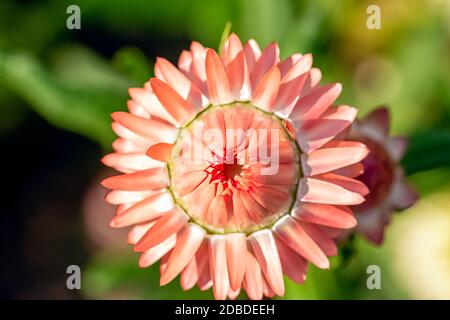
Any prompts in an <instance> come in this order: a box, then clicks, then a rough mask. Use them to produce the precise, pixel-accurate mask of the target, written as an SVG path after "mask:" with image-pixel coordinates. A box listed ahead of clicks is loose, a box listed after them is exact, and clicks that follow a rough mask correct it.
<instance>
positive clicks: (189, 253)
mask: <svg viewBox="0 0 450 320" xmlns="http://www.w3.org/2000/svg"><path fill="white" fill-rule="evenodd" d="M205 234H206V232H205V230H203V228H201V227H199V226H197V225H195V224H192V223H188V224H187V225H186V227H185V228H184V230H183V231H182V233H181V234H180V236H179V237H178V238H177V244H176V245H175V248H174V249H173V250H172V253H171V254H170V257H169V260H168V261H167V267H166V269H165V270H164V273H163V274H162V275H161V279H160V285H161V286H163V285H166V284H167V283H169V282H170V281H172V280H173V279H174V278H175V277H176V276H177V275H178V274H179V273H180V272H181V271H182V270H183V269H184V267H185V266H186V265H187V264H188V263H189V261H190V260H191V259H192V258H193V257H194V255H195V253H196V252H197V250H198V248H199V247H200V245H201V244H202V241H203V239H204V238H205Z"/></svg>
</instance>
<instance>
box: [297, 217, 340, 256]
mask: <svg viewBox="0 0 450 320" xmlns="http://www.w3.org/2000/svg"><path fill="white" fill-rule="evenodd" d="M298 224H300V225H301V226H302V228H303V229H304V230H305V231H306V233H307V234H308V235H309V236H310V237H311V239H312V240H313V241H314V242H315V243H316V244H317V245H318V246H319V248H320V249H321V250H322V252H323V253H325V254H326V255H327V256H335V255H337V252H338V249H337V246H336V243H335V242H334V241H333V240H332V239H331V238H330V237H329V236H328V235H327V234H326V233H325V232H324V231H322V230H321V229H320V228H319V227H317V226H316V225H314V224H311V223H307V222H302V221H298Z"/></svg>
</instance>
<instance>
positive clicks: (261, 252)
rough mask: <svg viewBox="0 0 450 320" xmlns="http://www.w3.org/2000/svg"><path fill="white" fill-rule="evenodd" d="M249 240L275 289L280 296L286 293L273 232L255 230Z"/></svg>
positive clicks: (265, 274)
mask: <svg viewBox="0 0 450 320" xmlns="http://www.w3.org/2000/svg"><path fill="white" fill-rule="evenodd" d="M249 240H250V243H251V245H252V248H253V251H254V253H255V256H256V259H257V260H258V262H259V265H260V266H261V269H262V271H263V273H264V276H265V278H266V279H267V281H268V283H269V284H270V286H271V287H272V289H273V291H274V292H275V293H276V294H277V295H279V296H282V295H284V281H283V272H282V268H281V262H280V257H279V256H278V250H277V247H276V245H275V240H274V239H273V236H272V232H271V231H270V230H261V231H257V232H254V233H252V234H251V235H250V236H249Z"/></svg>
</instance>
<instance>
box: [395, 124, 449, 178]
mask: <svg viewBox="0 0 450 320" xmlns="http://www.w3.org/2000/svg"><path fill="white" fill-rule="evenodd" d="M402 165H403V166H404V168H405V171H406V173H407V174H408V175H410V174H413V173H416V172H419V171H425V170H431V169H435V168H438V167H450V132H449V131H428V132H424V133H422V134H419V135H415V136H413V137H412V138H411V140H410V146H409V149H408V151H407V153H406V155H405V157H404V158H403V160H402Z"/></svg>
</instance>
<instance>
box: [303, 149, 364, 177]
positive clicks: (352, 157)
mask: <svg viewBox="0 0 450 320" xmlns="http://www.w3.org/2000/svg"><path fill="white" fill-rule="evenodd" d="M368 153H369V150H368V149H367V147H366V146H365V145H364V144H362V143H359V142H352V143H348V144H347V145H340V146H336V147H328V146H327V147H324V148H322V149H318V150H315V151H313V152H311V153H304V154H302V157H301V158H302V161H301V162H302V167H303V174H304V175H306V176H313V175H317V174H321V173H324V172H329V171H333V170H336V169H339V168H342V167H346V166H348V165H352V164H354V163H357V162H360V161H361V160H362V159H364V158H365V157H366V156H367V154H368Z"/></svg>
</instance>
